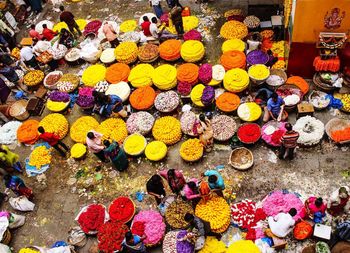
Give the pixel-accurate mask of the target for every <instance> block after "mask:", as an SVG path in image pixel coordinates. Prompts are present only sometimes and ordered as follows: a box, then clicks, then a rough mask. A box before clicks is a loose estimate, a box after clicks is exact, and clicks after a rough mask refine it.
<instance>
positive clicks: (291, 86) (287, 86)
mask: <svg viewBox="0 0 350 253" xmlns="http://www.w3.org/2000/svg"><path fill="white" fill-rule="evenodd" d="M292 89H293V90H294V91H295V92H294V93H293V94H295V95H297V96H298V97H299V102H298V103H296V104H295V105H285V106H284V109H285V110H286V111H287V112H291V111H293V110H294V109H295V108H296V107H297V105H298V104H300V103H301V102H302V101H303V93H302V91H301V90H300V89H299V87H297V86H295V85H294V84H284V85H282V86H280V87H279V88H278V89H277V90H276V93H277V94H278V95H279V96H281V95H280V94H281V93H284V92H285V90H292ZM281 97H282V98H284V97H283V96H281Z"/></svg>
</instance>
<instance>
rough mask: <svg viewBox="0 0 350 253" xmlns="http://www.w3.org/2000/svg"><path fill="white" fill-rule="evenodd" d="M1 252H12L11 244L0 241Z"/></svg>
mask: <svg viewBox="0 0 350 253" xmlns="http://www.w3.org/2000/svg"><path fill="white" fill-rule="evenodd" d="M0 253H11V249H10V247H9V246H7V245H5V244H2V243H0Z"/></svg>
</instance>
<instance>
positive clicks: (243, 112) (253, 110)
mask: <svg viewBox="0 0 350 253" xmlns="http://www.w3.org/2000/svg"><path fill="white" fill-rule="evenodd" d="M237 114H238V117H239V118H240V119H241V120H244V121H248V122H253V121H256V120H258V119H259V118H260V116H261V114H262V110H261V107H260V106H259V105H258V104H257V103H255V102H247V103H244V104H241V105H240V106H239V107H238V109H237Z"/></svg>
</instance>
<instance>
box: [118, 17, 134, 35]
mask: <svg viewBox="0 0 350 253" xmlns="http://www.w3.org/2000/svg"><path fill="white" fill-rule="evenodd" d="M136 27H137V22H136V20H134V19H131V20H125V21H124V22H123V23H121V24H120V31H121V32H123V33H126V32H132V31H135V29H136Z"/></svg>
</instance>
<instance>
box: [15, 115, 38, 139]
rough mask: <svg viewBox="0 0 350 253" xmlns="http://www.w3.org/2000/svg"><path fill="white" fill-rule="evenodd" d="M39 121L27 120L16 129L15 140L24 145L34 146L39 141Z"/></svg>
mask: <svg viewBox="0 0 350 253" xmlns="http://www.w3.org/2000/svg"><path fill="white" fill-rule="evenodd" d="M38 127H39V121H37V120H35V119H28V120H26V121H24V122H23V124H22V125H21V126H20V127H19V128H18V129H17V140H18V141H19V142H21V143H24V144H34V143H35V142H36V141H37V140H38V139H39V133H38Z"/></svg>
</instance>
